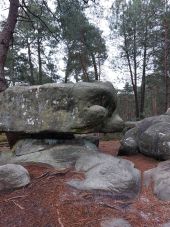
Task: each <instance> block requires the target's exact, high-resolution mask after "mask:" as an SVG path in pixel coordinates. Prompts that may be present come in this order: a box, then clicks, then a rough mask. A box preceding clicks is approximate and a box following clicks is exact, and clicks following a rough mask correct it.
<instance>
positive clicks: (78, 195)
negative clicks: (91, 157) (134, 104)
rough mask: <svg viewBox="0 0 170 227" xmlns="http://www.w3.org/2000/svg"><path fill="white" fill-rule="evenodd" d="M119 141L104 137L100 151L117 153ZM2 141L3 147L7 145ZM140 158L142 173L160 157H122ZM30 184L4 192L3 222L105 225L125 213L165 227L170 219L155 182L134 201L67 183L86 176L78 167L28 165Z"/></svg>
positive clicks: (143, 225)
mask: <svg viewBox="0 0 170 227" xmlns="http://www.w3.org/2000/svg"><path fill="white" fill-rule="evenodd" d="M119 146H120V144H119V141H113V140H112V141H102V142H100V146H99V147H100V150H101V151H102V152H104V153H107V154H110V155H114V156H115V155H116V154H117V152H118V148H119ZM8 149H9V148H8V146H7V143H5V142H1V143H0V151H2V150H3V151H4V150H8ZM122 158H126V159H128V160H131V161H133V162H134V163H135V166H136V168H138V169H140V170H141V171H142V172H143V171H145V170H148V169H151V168H153V167H155V166H156V165H157V163H158V162H157V161H155V160H153V159H151V158H148V157H144V156H143V155H135V156H131V157H127V156H122ZM26 168H27V169H28V171H29V173H30V175H31V184H30V185H28V186H26V187H24V188H21V189H18V190H14V191H6V192H1V193H0V227H41V226H42V227H100V223H101V221H102V220H105V219H110V218H124V219H126V220H127V221H128V222H129V223H130V224H131V225H132V226H133V227H159V226H160V227H161V226H162V224H163V223H166V222H168V221H170V202H163V201H160V200H158V199H157V198H156V197H155V196H154V195H153V193H152V191H151V186H150V187H148V188H146V187H142V190H141V193H140V195H139V196H138V197H137V198H136V199H134V200H130V201H129V200H127V201H126V200H124V201H122V200H114V199H113V198H111V197H109V196H99V195H95V194H94V193H91V192H87V191H78V190H76V189H73V188H71V187H70V186H68V185H67V184H66V182H67V181H68V180H69V179H73V178H74V179H82V178H83V177H84V176H83V174H80V173H77V172H75V170H74V169H69V170H66V171H56V170H55V169H53V168H51V167H49V166H45V165H28V166H26Z"/></svg>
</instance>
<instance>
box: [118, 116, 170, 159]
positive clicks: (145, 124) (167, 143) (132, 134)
mask: <svg viewBox="0 0 170 227" xmlns="http://www.w3.org/2000/svg"><path fill="white" fill-rule="evenodd" d="M138 151H139V152H141V153H142V154H145V155H147V156H151V157H153V158H156V159H159V160H168V159H170V115H169V114H168V113H166V114H163V115H160V116H154V117H149V118H145V119H144V120H142V121H140V122H139V123H137V125H136V127H134V128H132V129H130V130H129V131H127V132H126V133H125V135H124V138H123V139H122V141H121V148H120V154H134V153H136V152H138Z"/></svg>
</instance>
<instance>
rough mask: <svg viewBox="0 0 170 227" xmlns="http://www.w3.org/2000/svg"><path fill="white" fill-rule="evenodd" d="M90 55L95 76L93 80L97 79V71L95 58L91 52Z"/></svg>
mask: <svg viewBox="0 0 170 227" xmlns="http://www.w3.org/2000/svg"><path fill="white" fill-rule="evenodd" d="M91 57H92V62H93V67H94V76H95V80H99V75H98V71H97V64H96V59H95V56H94V54H93V53H91Z"/></svg>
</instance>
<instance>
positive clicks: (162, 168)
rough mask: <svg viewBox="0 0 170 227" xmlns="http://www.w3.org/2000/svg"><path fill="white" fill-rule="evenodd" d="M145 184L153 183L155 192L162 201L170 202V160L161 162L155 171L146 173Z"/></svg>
mask: <svg viewBox="0 0 170 227" xmlns="http://www.w3.org/2000/svg"><path fill="white" fill-rule="evenodd" d="M144 182H145V185H146V186H148V185H149V184H150V183H151V182H153V192H154V194H155V195H156V196H157V197H158V198H159V199H160V200H164V201H170V160H168V161H165V162H161V163H159V164H158V166H157V167H156V168H154V169H151V170H148V171H145V172H144Z"/></svg>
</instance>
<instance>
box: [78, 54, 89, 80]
mask: <svg viewBox="0 0 170 227" xmlns="http://www.w3.org/2000/svg"><path fill="white" fill-rule="evenodd" d="M79 57H80V64H81V67H82V70H83V75H84V78H85V81H86V82H89V81H90V80H89V75H88V73H87V68H86V63H85V60H84V57H83V56H81V54H79Z"/></svg>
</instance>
